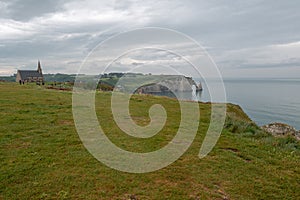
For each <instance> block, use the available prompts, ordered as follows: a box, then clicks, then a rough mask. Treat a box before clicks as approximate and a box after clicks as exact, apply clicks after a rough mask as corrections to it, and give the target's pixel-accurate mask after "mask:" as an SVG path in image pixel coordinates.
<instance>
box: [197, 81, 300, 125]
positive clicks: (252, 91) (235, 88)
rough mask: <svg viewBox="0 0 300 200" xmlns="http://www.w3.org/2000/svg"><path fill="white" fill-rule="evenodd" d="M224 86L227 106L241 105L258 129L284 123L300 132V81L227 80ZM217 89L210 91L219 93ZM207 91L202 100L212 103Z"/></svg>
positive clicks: (204, 91) (204, 92) (205, 90)
mask: <svg viewBox="0 0 300 200" xmlns="http://www.w3.org/2000/svg"><path fill="white" fill-rule="evenodd" d="M224 84H225V89H226V95H227V102H231V103H234V104H238V105H240V106H241V107H242V108H243V109H244V111H245V112H246V113H247V114H248V115H249V116H250V118H251V119H253V120H254V121H255V122H256V123H257V124H258V125H264V124H268V123H271V122H283V123H287V124H290V125H292V126H294V127H295V128H296V129H298V130H299V129H300V79H268V80H258V79H255V80H254V79H253V80H224ZM216 85H217V84H216ZM216 85H215V86H214V85H212V86H210V87H212V88H214V89H215V90H218V88H216ZM203 87H204V90H203V92H202V94H201V97H200V99H201V101H210V97H209V93H208V90H207V87H206V85H205V84H204V85H203Z"/></svg>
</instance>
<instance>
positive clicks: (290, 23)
mask: <svg viewBox="0 0 300 200" xmlns="http://www.w3.org/2000/svg"><path fill="white" fill-rule="evenodd" d="M299 8H300V1H293V0H290V1H281V0H252V1H239V0H235V1H233V0H227V1H222V0H210V1H207V0H185V1H182V0H143V1H142V0H115V1H114V0H72V1H71V0H43V1H38V0H9V1H3V0H0V76H1V75H2V76H4V75H11V74H13V73H16V71H17V69H35V68H36V66H37V60H38V59H39V60H41V63H42V68H43V72H44V73H77V72H78V69H79V67H80V66H81V64H82V63H83V62H84V60H85V59H86V57H87V56H88V55H90V53H91V51H92V50H93V49H94V48H95V47H96V46H97V45H99V43H101V42H103V41H106V40H107V39H109V38H111V37H114V36H116V35H118V34H120V33H122V32H126V31H131V30H135V29H142V28H146V27H160V28H165V29H172V30H175V31H177V32H179V33H182V34H185V35H187V36H188V37H190V38H192V39H194V40H195V41H196V42H197V43H199V44H200V45H201V46H202V47H203V48H204V49H205V50H206V51H207V53H208V54H209V55H210V57H211V59H212V60H213V61H214V62H215V64H216V65H217V67H218V69H219V71H220V73H221V75H222V76H223V77H228V78H265V77H269V78H300V53H299V52H300V12H299ZM139 37H145V38H146V37H148V36H147V33H146V32H143V33H142V35H139ZM129 40H130V43H134V40H135V37H131V38H130V39H129ZM122 45H128V43H126V42H124V43H122ZM174 45H178V46H181V48H185V49H186V54H187V55H190V57H193V56H197V55H195V52H194V54H193V53H191V51H192V50H191V49H189V46H188V45H183V44H179V43H178V44H174ZM106 48H107V49H106V52H110V49H111V48H110V47H109V46H108V47H106ZM164 48H166V49H168V48H167V47H164ZM114 59H115V62H114V63H113V65H115V68H113V69H118V67H119V68H122V67H124V68H123V69H129V67H128V66H139V65H143V66H147V67H148V68H151V69H152V70H153V71H155V70H158V71H159V69H157V66H158V65H172V66H173V65H174V66H176V65H178V66H181V67H182V69H183V70H184V69H185V64H182V59H180V58H178V56H175V55H171V53H169V54H168V53H165V52H163V51H162V50H161V49H160V50H156V51H155V50H153V49H152V50H151V49H150V50H149V49H139V50H135V51H133V52H129V53H127V54H124V55H123V56H122V57H121V58H118V59H117V58H114ZM108 60H109V58H108V57H105V58H104V57H103V58H101V64H103V65H105V64H106V62H107V61H108ZM158 61H159V62H158ZM170 63H171V64H170ZM202 64H203V63H202ZM203 65H204V64H203ZM126 66H127V68H126Z"/></svg>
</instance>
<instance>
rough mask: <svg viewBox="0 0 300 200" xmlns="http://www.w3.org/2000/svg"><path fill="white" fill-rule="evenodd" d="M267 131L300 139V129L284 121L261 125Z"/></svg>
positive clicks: (277, 135)
mask: <svg viewBox="0 0 300 200" xmlns="http://www.w3.org/2000/svg"><path fill="white" fill-rule="evenodd" d="M261 128H262V129H263V130H264V131H266V132H267V133H270V134H272V135H274V136H275V137H279V136H293V137H295V138H296V139H297V140H300V131H297V130H296V129H295V128H294V127H292V126H290V125H287V124H283V123H271V124H268V125H265V126H262V127H261Z"/></svg>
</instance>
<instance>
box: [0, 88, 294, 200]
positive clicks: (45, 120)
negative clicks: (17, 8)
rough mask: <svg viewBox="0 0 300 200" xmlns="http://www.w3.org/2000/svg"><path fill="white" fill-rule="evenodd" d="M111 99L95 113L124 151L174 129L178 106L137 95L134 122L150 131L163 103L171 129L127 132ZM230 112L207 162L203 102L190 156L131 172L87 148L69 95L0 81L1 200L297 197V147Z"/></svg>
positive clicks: (146, 146) (154, 142)
mask: <svg viewBox="0 0 300 200" xmlns="http://www.w3.org/2000/svg"><path fill="white" fill-rule="evenodd" d="M110 95H111V94H110V93H108V92H106V93H105V92H103V93H97V95H96V108H97V114H98V115H99V121H100V124H101V125H102V126H103V127H104V130H105V131H106V132H107V133H108V137H109V138H110V139H111V140H112V141H113V142H114V143H115V144H116V145H118V146H120V147H122V148H123V149H126V150H129V151H134V152H149V151H152V150H155V149H159V148H160V147H162V146H164V145H166V144H167V143H168V141H170V139H172V137H173V136H174V133H175V132H176V131H177V128H178V122H179V121H180V118H179V117H178V116H179V115H178V113H179V107H178V102H177V101H175V100H172V99H169V98H163V97H152V96H145V95H140V96H134V97H133V98H132V100H131V104H130V106H131V108H132V109H131V115H132V118H133V119H134V120H135V121H136V122H137V123H138V124H140V125H146V124H147V123H148V122H149V118H148V117H147V116H148V109H149V107H150V106H151V105H152V104H154V103H160V104H162V105H164V107H165V108H166V110H167V113H168V116H169V117H168V120H167V124H166V126H165V127H164V129H163V130H162V131H161V132H160V133H159V134H158V135H156V136H154V137H152V138H149V139H134V138H132V137H129V136H128V135H126V134H122V132H121V131H120V130H119V129H118V127H117V126H116V125H115V123H114V121H113V118H112V114H111V111H110ZM137 106H138V107H137ZM137 108H138V109H137ZM227 110H228V113H227V115H228V116H227V120H226V124H225V128H224V130H223V132H222V135H221V137H220V139H219V141H218V143H217V145H216V146H215V148H214V149H213V151H212V152H211V153H210V154H209V155H208V156H207V157H205V158H203V159H199V157H198V153H199V148H200V146H201V144H202V140H203V138H204V135H203V134H202V133H204V132H205V130H206V129H207V128H208V127H207V126H208V124H209V116H210V104H209V103H206V104H205V103H200V111H201V120H200V124H199V131H198V134H197V136H196V138H195V140H194V142H193V144H192V145H191V147H190V148H189V149H188V151H187V152H186V153H185V154H184V155H183V156H182V157H181V158H180V159H179V160H177V161H176V162H175V163H173V164H171V165H169V166H168V167H166V168H164V169H161V170H159V171H155V172H151V173H146V174H130V173H124V172H119V171H116V170H113V169H110V168H109V167H107V166H105V165H103V164H102V163H100V162H99V161H97V160H96V159H95V158H94V157H93V156H92V155H91V154H89V153H88V151H87V150H86V149H85V148H84V146H83V144H82V142H81V140H80V139H79V136H78V135H77V132H76V129H75V126H74V121H73V118H72V93H71V92H66V91H57V90H49V89H44V88H42V87H39V86H35V85H22V86H20V85H17V84H15V83H0V162H1V166H0V199H300V189H299V188H300V144H299V142H297V141H295V140H294V139H293V138H273V137H272V136H269V135H267V134H265V133H263V132H262V131H261V130H259V128H258V127H257V126H256V125H255V124H253V123H252V122H251V120H250V119H249V118H248V117H247V116H246V115H245V114H244V113H243V111H242V110H241V109H240V108H239V107H238V106H235V105H231V104H229V105H228V109H227Z"/></svg>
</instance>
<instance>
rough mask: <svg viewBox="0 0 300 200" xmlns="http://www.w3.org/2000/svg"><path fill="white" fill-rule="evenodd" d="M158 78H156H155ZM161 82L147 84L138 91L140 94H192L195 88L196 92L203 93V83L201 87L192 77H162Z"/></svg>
mask: <svg viewBox="0 0 300 200" xmlns="http://www.w3.org/2000/svg"><path fill="white" fill-rule="evenodd" d="M154 77H156V76H154ZM157 77H159V78H160V79H161V80H160V81H158V82H156V83H150V84H146V85H144V86H141V87H140V88H138V89H137V92H138V93H162V92H170V91H174V92H192V91H193V88H192V87H195V90H196V91H202V85H201V83H200V84H199V85H197V84H196V82H195V81H194V80H193V79H192V78H191V77H185V76H181V75H166V76H163V75H160V76H157Z"/></svg>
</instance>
